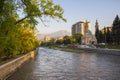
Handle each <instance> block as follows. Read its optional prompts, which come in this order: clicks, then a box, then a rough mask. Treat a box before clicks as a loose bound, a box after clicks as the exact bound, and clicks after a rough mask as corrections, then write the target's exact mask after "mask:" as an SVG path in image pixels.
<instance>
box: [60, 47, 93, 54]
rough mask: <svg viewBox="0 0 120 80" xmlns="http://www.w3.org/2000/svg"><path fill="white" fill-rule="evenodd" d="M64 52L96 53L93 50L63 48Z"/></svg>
mask: <svg viewBox="0 0 120 80" xmlns="http://www.w3.org/2000/svg"><path fill="white" fill-rule="evenodd" d="M61 50H62V51H66V52H74V53H85V52H87V53H93V52H94V51H92V50H89V51H88V50H83V49H79V48H62V49H61Z"/></svg>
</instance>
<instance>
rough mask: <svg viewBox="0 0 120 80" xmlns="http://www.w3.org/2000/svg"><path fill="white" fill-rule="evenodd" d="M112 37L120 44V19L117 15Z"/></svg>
mask: <svg viewBox="0 0 120 80" xmlns="http://www.w3.org/2000/svg"><path fill="white" fill-rule="evenodd" d="M112 34H113V35H112V37H113V42H114V43H115V44H120V19H119V16H118V15H117V16H116V17H115V19H114V21H113V27H112Z"/></svg>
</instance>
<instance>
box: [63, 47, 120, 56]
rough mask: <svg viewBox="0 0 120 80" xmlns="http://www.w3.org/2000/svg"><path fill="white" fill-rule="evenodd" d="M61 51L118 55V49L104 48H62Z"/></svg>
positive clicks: (119, 52)
mask: <svg viewBox="0 0 120 80" xmlns="http://www.w3.org/2000/svg"><path fill="white" fill-rule="evenodd" d="M61 50H62V51H67V52H75V53H85V52H86V53H103V54H112V55H119V56H120V50H119V49H105V48H96V49H93V48H62V49H61Z"/></svg>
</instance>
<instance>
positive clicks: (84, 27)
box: [72, 20, 95, 44]
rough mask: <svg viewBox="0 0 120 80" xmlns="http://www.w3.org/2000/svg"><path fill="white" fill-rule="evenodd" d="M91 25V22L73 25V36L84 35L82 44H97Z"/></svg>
mask: <svg viewBox="0 0 120 80" xmlns="http://www.w3.org/2000/svg"><path fill="white" fill-rule="evenodd" d="M90 28H91V25H90V22H88V21H87V20H86V21H80V22H77V23H75V24H74V25H72V35H74V34H77V33H81V34H82V38H81V39H82V40H81V43H82V44H91V43H92V42H95V37H94V35H92V32H91V31H90Z"/></svg>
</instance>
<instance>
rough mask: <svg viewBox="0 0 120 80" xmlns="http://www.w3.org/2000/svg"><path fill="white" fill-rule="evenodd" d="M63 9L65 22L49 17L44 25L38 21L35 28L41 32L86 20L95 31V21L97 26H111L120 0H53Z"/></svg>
mask: <svg viewBox="0 0 120 80" xmlns="http://www.w3.org/2000/svg"><path fill="white" fill-rule="evenodd" d="M53 1H54V3H55V4H59V5H60V6H61V7H62V8H63V9H64V15H63V16H64V17H65V18H66V19H67V22H64V21H62V20H59V22H58V21H56V20H52V19H49V21H46V22H45V23H46V24H47V26H44V25H43V24H42V23H41V22H40V21H39V24H38V25H37V29H38V30H39V32H40V33H41V34H46V33H51V32H56V31H59V30H67V31H69V32H71V27H72V25H73V24H75V23H76V22H78V21H85V20H88V21H89V22H90V23H91V31H92V33H93V34H94V32H95V22H96V19H97V20H98V23H99V27H100V29H102V28H103V27H104V26H105V27H106V26H111V25H112V23H113V20H114V18H115V17H116V15H120V0H53Z"/></svg>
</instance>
